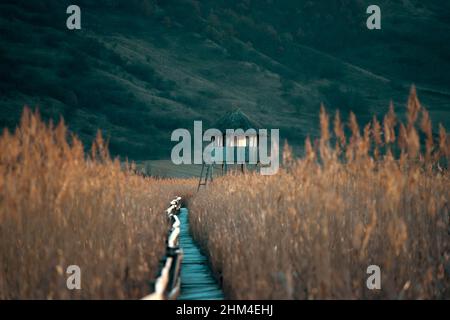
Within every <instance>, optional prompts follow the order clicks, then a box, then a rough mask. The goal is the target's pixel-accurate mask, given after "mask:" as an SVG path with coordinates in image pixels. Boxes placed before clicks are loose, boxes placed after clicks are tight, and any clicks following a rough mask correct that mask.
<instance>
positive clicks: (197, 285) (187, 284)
mask: <svg viewBox="0 0 450 320" xmlns="http://www.w3.org/2000/svg"><path fill="white" fill-rule="evenodd" d="M179 219H180V223H181V230H180V234H179V245H180V247H181V248H182V249H183V260H182V262H181V292H180V295H179V296H178V300H222V299H224V295H223V291H222V289H221V288H220V286H219V285H218V283H217V281H216V280H215V278H214V276H213V273H212V271H211V269H210V267H209V265H208V259H207V258H206V257H205V256H204V255H203V254H202V252H201V250H200V248H199V247H198V246H197V245H196V243H195V242H194V239H193V238H192V235H191V234H190V231H189V219H188V210H187V209H185V208H181V210H180V214H179Z"/></svg>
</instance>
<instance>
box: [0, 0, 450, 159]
mask: <svg viewBox="0 0 450 320" xmlns="http://www.w3.org/2000/svg"><path fill="white" fill-rule="evenodd" d="M70 4H77V5H79V6H80V7H81V10H82V30H78V31H69V30H68V29H67V28H66V19H67V17H68V15H67V14H66V8H67V6H68V5H70ZM370 4H372V3H371V2H369V1H364V0H341V1H336V0H334V1H301V0H298V1H287V0H280V1H276V0H253V1H252V0H202V1H197V0H176V1H175V0H164V1H163V0H161V1H156V0H127V1H120V0H82V1H75V3H73V2H72V1H60V0H43V1H28V0H19V1H17V0H14V1H13V0H2V1H1V3H0V35H1V36H0V70H1V76H0V108H1V109H0V110H1V112H0V127H4V126H7V127H9V128H14V127H15V126H16V124H17V123H18V119H19V117H20V113H21V110H22V107H23V106H24V105H25V104H27V105H29V106H31V107H35V106H39V109H40V111H41V113H42V115H43V116H44V117H45V118H54V119H58V118H59V116H60V115H62V116H64V118H65V120H66V122H67V123H68V125H69V127H70V128H71V130H72V131H74V132H75V133H77V134H78V135H79V136H80V137H81V138H82V139H83V140H84V141H85V142H88V141H90V140H91V139H92V138H93V137H94V136H95V133H96V130H97V129H98V128H101V129H102V130H103V131H104V133H105V135H106V136H107V137H109V138H110V147H111V151H112V153H113V154H114V155H121V156H122V157H125V156H128V157H129V158H131V159H135V160H139V159H164V158H168V157H169V156H170V149H171V146H172V144H171V142H170V134H171V132H172V130H173V129H175V128H179V127H186V128H191V127H192V125H193V120H204V121H205V126H206V125H211V124H212V123H213V122H214V121H215V120H216V119H217V118H218V117H220V116H221V115H223V114H224V113H225V112H226V111H229V110H233V109H236V108H240V109H241V110H243V111H244V112H245V113H247V114H248V115H250V116H251V117H253V118H254V119H255V120H256V121H258V122H260V123H261V124H263V125H264V126H266V127H269V128H270V127H273V128H280V129H281V132H280V133H281V136H282V137H283V138H287V139H288V140H289V142H290V143H291V144H293V145H294V147H295V150H297V151H299V150H300V146H301V145H302V143H303V140H304V138H305V136H306V135H307V134H310V133H312V134H313V135H314V134H317V133H318V111H319V106H320V103H321V102H323V103H324V104H325V105H326V106H327V108H328V109H329V110H331V111H333V110H335V109H336V108H339V109H340V110H341V111H342V112H343V114H344V116H346V115H348V112H349V111H350V110H353V111H354V112H355V113H356V115H357V117H358V118H359V119H361V120H363V121H366V120H369V119H370V118H371V116H372V114H378V115H381V114H383V113H384V112H385V111H386V109H387V108H388V105H389V100H391V99H392V100H393V101H394V103H395V105H396V107H397V110H398V111H399V112H402V111H403V110H404V105H405V102H406V99H407V96H408V91H409V87H410V85H411V84H413V83H415V84H416V85H417V87H418V92H419V97H420V98H421V101H422V102H423V104H424V105H425V106H426V107H427V108H429V110H430V113H431V117H432V119H438V120H439V121H442V122H443V123H444V125H445V126H446V127H447V128H448V127H450V117H449V112H450V109H449V102H450V86H449V84H450V3H447V2H442V1H439V2H438V1H435V0H432V1H426V2H423V1H418V0H403V1H387V0H380V1H378V3H377V4H378V5H379V6H380V8H381V10H382V29H381V30H368V29H367V27H366V19H367V17H368V15H367V14H366V9H367V7H368V6H369V5H370Z"/></svg>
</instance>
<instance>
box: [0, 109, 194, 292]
mask: <svg viewBox="0 0 450 320" xmlns="http://www.w3.org/2000/svg"><path fill="white" fill-rule="evenodd" d="M0 150H1V153H0V299H71V298H82V299H92V298H95V299H104V298H110V299H124V298H142V297H143V296H144V295H146V294H148V293H149V289H150V286H149V281H151V280H154V279H155V278H156V276H157V273H158V271H159V270H158V267H159V266H158V264H159V260H160V258H161V257H162V256H163V255H164V253H165V237H166V233H167V230H168V225H167V222H166V219H165V214H164V210H165V209H166V208H167V206H168V203H169V201H170V200H171V199H172V198H173V197H174V196H176V195H182V196H186V195H187V193H188V192H190V190H191V188H192V185H193V184H192V183H191V182H189V181H182V180H178V181H172V180H165V181H163V180H156V179H149V178H146V179H144V178H142V177H140V176H137V175H135V174H134V173H133V171H132V170H124V169H123V168H121V165H120V163H119V161H118V160H111V159H110V157H109V155H108V152H107V149H106V147H105V143H104V142H103V141H102V138H101V136H100V135H99V136H98V138H97V140H96V141H95V142H94V144H93V146H92V152H91V153H90V154H85V153H84V151H83V146H82V144H81V142H80V141H79V140H78V139H77V138H76V137H68V133H67V129H66V127H65V126H64V123H63V122H61V123H60V124H59V125H57V126H56V127H54V126H52V125H51V124H50V125H46V124H44V122H42V121H41V120H40V118H39V116H38V114H32V113H31V112H30V111H29V110H28V109H25V111H24V114H23V116H22V120H21V123H20V126H19V127H18V128H17V130H16V131H15V133H14V134H11V133H9V132H8V131H6V130H5V131H4V133H3V135H2V136H1V137H0ZM122 167H123V166H122ZM69 265H78V266H79V267H80V268H81V276H82V290H72V291H70V290H68V289H67V287H66V279H67V277H68V275H67V274H66V268H67V267H68V266H69Z"/></svg>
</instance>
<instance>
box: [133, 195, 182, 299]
mask: <svg viewBox="0 0 450 320" xmlns="http://www.w3.org/2000/svg"><path fill="white" fill-rule="evenodd" d="M180 208H181V197H176V198H175V199H174V200H172V201H171V202H170V207H169V208H167V210H166V214H167V217H168V219H170V221H171V228H170V231H169V235H168V237H167V249H166V261H165V263H164V267H163V268H162V269H161V274H160V276H159V277H158V278H157V279H156V281H155V291H154V292H153V293H152V294H149V295H147V296H145V297H144V298H142V300H174V299H176V298H177V297H178V295H179V293H180V285H181V280H180V268H181V260H182V259H183V251H182V250H181V249H180V248H179V235H180V231H181V230H180V226H181V223H180V219H178V217H177V216H176V214H178V213H179V211H180Z"/></svg>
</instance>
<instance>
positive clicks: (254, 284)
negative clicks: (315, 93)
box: [190, 90, 450, 299]
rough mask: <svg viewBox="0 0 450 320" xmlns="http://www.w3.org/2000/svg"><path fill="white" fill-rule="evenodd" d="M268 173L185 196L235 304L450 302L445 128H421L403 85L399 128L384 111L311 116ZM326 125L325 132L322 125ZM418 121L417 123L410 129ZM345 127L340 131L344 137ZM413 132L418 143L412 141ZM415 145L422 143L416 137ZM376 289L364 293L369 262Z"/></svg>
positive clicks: (424, 118)
mask: <svg viewBox="0 0 450 320" xmlns="http://www.w3.org/2000/svg"><path fill="white" fill-rule="evenodd" d="M320 119H321V129H322V133H321V138H320V139H319V140H318V141H316V143H311V141H310V140H309V139H307V140H306V145H305V149H306V155H305V156H304V157H303V158H301V159H294V158H293V157H292V156H291V152H290V149H289V147H288V146H286V147H285V150H284V154H283V161H284V168H283V169H282V170H281V171H280V172H279V173H278V174H277V175H274V176H270V177H264V176H259V175H256V174H248V175H245V176H238V177H236V176H226V177H223V178H220V179H217V180H215V181H214V183H212V184H211V185H209V186H208V188H206V189H203V190H202V191H201V192H199V194H198V195H197V196H196V197H195V198H194V199H193V200H192V201H191V203H190V209H191V210H190V212H191V216H190V221H191V227H192V230H193V233H194V237H195V238H196V239H197V240H198V241H199V242H200V244H201V245H202V246H203V248H204V249H206V251H207V252H208V254H209V256H210V260H211V264H212V267H213V269H214V270H215V272H216V273H217V275H218V276H219V277H220V278H221V280H222V282H223V287H224V290H225V293H226V294H227V295H228V297H230V298H236V299H275V298H277V299H321V298H331V299H334V298H344V299H355V298H363V299H378V298H380V299H406V298H414V299H416V298H417V299H427V298H437V299H439V298H447V299H448V298H450V281H449V280H450V278H449V277H450V275H449V273H450V235H449V233H450V225H449V194H450V175H449V173H448V170H447V165H448V160H449V156H450V144H449V139H448V135H447V133H446V132H445V130H444V128H443V127H442V126H440V129H439V130H440V132H439V137H438V138H436V137H435V136H433V133H432V126H431V121H430V119H429V115H428V112H427V111H426V110H425V109H424V108H422V107H421V106H420V103H419V100H418V99H417V96H416V93H415V91H414V90H413V91H412V93H411V96H410V99H409V102H408V115H407V121H406V123H401V122H400V121H399V120H398V118H397V116H396V115H395V113H394V110H393V108H392V107H391V109H390V111H389V112H388V114H387V115H386V116H385V117H384V119H383V122H382V123H380V122H379V121H378V120H377V119H376V118H374V120H373V121H372V122H371V123H369V124H367V125H366V126H365V127H364V129H363V130H362V132H361V129H360V128H359V126H358V122H357V120H356V117H355V116H354V115H353V114H351V116H350V120H349V123H348V124H343V123H342V122H341V120H340V116H339V113H337V114H336V116H335V119H334V121H333V123H331V121H330V119H329V115H328V114H327V113H326V112H325V110H324V109H322V111H321V116H320ZM330 127H331V128H333V130H332V131H333V132H330V131H331V130H330ZM418 128H419V129H418ZM346 132H351V135H350V136H349V137H347V136H346ZM421 136H422V137H423V138H422V139H420V138H419V137H421ZM421 140H424V143H422V144H421V143H420V141H421ZM372 264H374V265H378V266H379V267H380V268H381V290H369V289H368V288H367V286H366V280H367V278H368V277H369V274H367V273H366V271H367V267H368V266H369V265H372Z"/></svg>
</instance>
